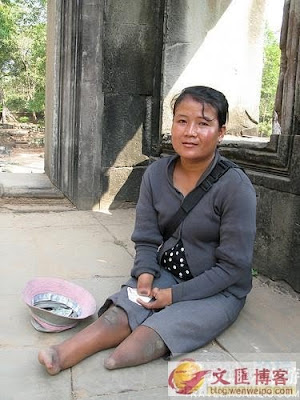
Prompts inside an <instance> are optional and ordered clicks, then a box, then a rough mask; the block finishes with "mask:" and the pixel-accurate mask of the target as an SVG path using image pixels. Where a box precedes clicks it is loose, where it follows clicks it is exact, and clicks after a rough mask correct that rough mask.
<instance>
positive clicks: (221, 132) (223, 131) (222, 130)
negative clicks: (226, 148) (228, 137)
mask: <svg viewBox="0 0 300 400" xmlns="http://www.w3.org/2000/svg"><path fill="white" fill-rule="evenodd" d="M225 133H226V125H223V126H222V127H221V128H220V132H219V142H221V141H222V139H223V138H224V136H225Z"/></svg>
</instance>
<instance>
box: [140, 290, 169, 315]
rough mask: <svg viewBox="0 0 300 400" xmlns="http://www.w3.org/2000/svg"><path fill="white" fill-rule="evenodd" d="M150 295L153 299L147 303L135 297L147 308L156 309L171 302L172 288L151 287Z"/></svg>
mask: <svg viewBox="0 0 300 400" xmlns="http://www.w3.org/2000/svg"><path fill="white" fill-rule="evenodd" d="M151 296H152V297H153V299H154V300H153V301H150V302H149V303H145V302H144V301H142V300H141V299H139V298H138V299H137V301H138V302H139V303H140V304H141V305H142V306H143V307H145V308H147V309H148V310H156V309H159V308H165V307H166V306H169V305H170V304H172V289H171V288H168V289H159V288H153V289H152V292H151Z"/></svg>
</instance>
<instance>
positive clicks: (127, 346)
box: [104, 325, 168, 369]
mask: <svg viewBox="0 0 300 400" xmlns="http://www.w3.org/2000/svg"><path fill="white" fill-rule="evenodd" d="M167 352H168V348H167V346H166V345H165V343H164V341H163V340H162V339H161V337H160V336H159V335H158V334H157V333H156V332H155V331H154V330H153V329H151V328H148V327H147V326H143V325H142V326H139V327H137V328H136V329H135V330H134V331H133V332H132V333H131V334H130V335H129V336H128V337H127V338H126V339H125V340H123V341H122V343H120V344H119V346H118V347H117V348H116V349H115V350H114V352H113V353H112V354H111V355H110V356H109V357H108V358H107V359H106V360H105V362H104V366H105V367H106V368H107V369H116V368H123V367H132V366H134V365H140V364H145V363H147V362H149V361H152V360H155V359H157V358H159V357H162V356H164V355H165V354H166V353H167Z"/></svg>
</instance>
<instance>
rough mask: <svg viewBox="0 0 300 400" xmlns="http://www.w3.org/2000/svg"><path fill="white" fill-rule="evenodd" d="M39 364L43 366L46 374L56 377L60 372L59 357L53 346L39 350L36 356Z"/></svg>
mask: <svg viewBox="0 0 300 400" xmlns="http://www.w3.org/2000/svg"><path fill="white" fill-rule="evenodd" d="M38 359H39V362H40V363H41V364H42V365H44V366H45V368H46V370H47V372H48V374H50V375H56V374H58V373H59V372H60V371H61V367H60V362H59V355H58V352H57V350H56V348H55V346H52V347H48V348H47V349H45V350H41V351H40V352H39V355H38Z"/></svg>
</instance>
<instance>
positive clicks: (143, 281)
mask: <svg viewBox="0 0 300 400" xmlns="http://www.w3.org/2000/svg"><path fill="white" fill-rule="evenodd" d="M153 279H154V276H153V275H151V274H148V273H144V274H141V275H140V276H139V277H138V281H137V292H138V294H140V295H141V296H151V292H152V283H153Z"/></svg>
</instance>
